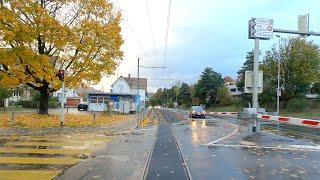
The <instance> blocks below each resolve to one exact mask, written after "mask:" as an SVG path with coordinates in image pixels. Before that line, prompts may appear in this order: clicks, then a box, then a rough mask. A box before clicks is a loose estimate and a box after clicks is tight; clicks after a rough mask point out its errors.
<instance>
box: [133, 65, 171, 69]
mask: <svg viewBox="0 0 320 180" xmlns="http://www.w3.org/2000/svg"><path fill="white" fill-rule="evenodd" d="M139 67H142V68H151V69H164V68H166V67H164V66H143V65H140V66H139Z"/></svg>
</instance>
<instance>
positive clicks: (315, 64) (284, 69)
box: [151, 37, 320, 110]
mask: <svg viewBox="0 0 320 180" xmlns="http://www.w3.org/2000/svg"><path fill="white" fill-rule="evenodd" d="M253 58H254V57H253V52H252V51H250V52H248V53H247V55H246V57H245V62H244V64H243V66H242V67H241V68H240V69H239V70H238V72H237V74H238V77H237V79H236V80H235V81H236V85H237V88H238V90H239V91H241V92H242V94H241V95H240V97H238V98H237V99H235V98H233V97H231V96H230V93H229V90H228V88H226V87H225V86H224V84H225V83H228V82H233V79H232V78H231V77H228V76H227V77H225V78H222V76H221V74H220V73H218V72H216V71H214V70H213V68H210V67H207V68H205V69H204V71H203V72H202V74H201V75H200V78H199V80H198V81H197V82H196V83H195V84H187V83H177V84H176V85H174V86H173V87H171V88H170V89H166V88H164V89H161V88H160V89H158V91H157V92H156V93H155V95H154V96H153V97H152V98H151V105H167V106H173V104H174V102H177V103H178V105H181V106H185V107H189V106H191V105H199V104H203V105H205V106H207V107H212V106H218V105H228V104H231V103H235V104H236V105H237V106H238V107H240V108H242V107H248V104H249V102H251V100H252V96H251V94H245V93H244V74H245V71H252V69H253ZM278 61H280V84H281V85H280V90H281V97H280V102H281V107H282V108H287V107H290V106H297V107H299V108H300V109H303V108H305V107H307V106H308V103H307V100H306V97H305V95H306V94H308V93H311V94H320V49H319V46H317V45H316V44H315V43H313V42H312V41H307V40H306V39H305V38H300V37H298V38H296V37H295V38H287V39H282V40H281V42H280V44H275V45H273V47H272V48H271V50H268V51H266V53H265V54H264V56H263V58H262V62H260V65H259V66H260V67H259V68H260V70H262V71H263V74H264V75H263V76H264V81H263V93H261V94H259V105H260V107H266V108H267V110H274V109H275V106H276V98H277V95H276V89H277V71H278V70H277V64H278ZM318 97H319V96H318ZM319 99H320V98H318V100H319ZM299 108H298V109H299Z"/></svg>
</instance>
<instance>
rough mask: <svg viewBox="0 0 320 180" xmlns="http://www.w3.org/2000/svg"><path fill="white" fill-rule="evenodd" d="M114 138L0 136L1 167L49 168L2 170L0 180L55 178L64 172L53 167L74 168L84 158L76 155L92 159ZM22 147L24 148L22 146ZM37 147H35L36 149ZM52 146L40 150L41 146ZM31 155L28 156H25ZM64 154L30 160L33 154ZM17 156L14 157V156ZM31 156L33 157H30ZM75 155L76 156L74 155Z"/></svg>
mask: <svg viewBox="0 0 320 180" xmlns="http://www.w3.org/2000/svg"><path fill="white" fill-rule="evenodd" d="M111 140H112V137H110V136H105V135H98V134H72V135H61V136H59V135H53V136H9V137H4V136H0V141H2V144H1V145H0V165H9V166H8V167H10V164H11V165H14V166H15V167H16V168H17V167H19V166H21V167H23V166H24V165H31V167H35V168H36V167H37V166H38V165H48V166H49V167H48V168H46V169H38V168H36V169H26V170H22V169H16V168H15V169H1V168H0V180H2V179H3V178H4V179H6V180H7V179H8V180H21V179H26V180H27V179H52V178H54V177H56V176H57V175H58V174H60V173H61V172H62V170H63V169H60V168H58V169H52V170H50V169H51V168H50V165H52V166H54V165H67V166H70V165H74V164H76V163H78V162H80V161H82V159H80V158H77V155H86V156H89V155H90V154H92V153H93V152H94V151H95V150H97V149H100V147H103V145H105V144H106V143H108V142H110V141H111ZM19 146H23V147H19ZM34 146H35V147H36V148H34ZM41 146H42V147H46V146H49V147H53V148H46V149H42V148H41V149H40V148H39V147H41ZM25 154H28V157H25ZM36 154H39V155H40V154H41V155H63V156H61V157H48V156H47V157H46V156H44V157H39V156H37V157H30V156H32V155H36ZM12 155H14V156H12ZM29 155H30V156H29ZM74 155H76V156H74ZM33 165H35V166H33Z"/></svg>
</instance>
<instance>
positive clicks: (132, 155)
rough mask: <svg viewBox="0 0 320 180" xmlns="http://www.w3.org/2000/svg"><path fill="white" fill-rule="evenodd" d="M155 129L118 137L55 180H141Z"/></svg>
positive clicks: (141, 130) (139, 130)
mask: <svg viewBox="0 0 320 180" xmlns="http://www.w3.org/2000/svg"><path fill="white" fill-rule="evenodd" d="M156 132H157V126H152V127H149V128H146V129H136V130H133V131H132V132H130V133H128V134H125V133H124V134H122V135H120V136H119V137H118V138H116V139H115V140H114V141H112V142H111V143H110V144H109V145H108V146H107V147H106V148H105V149H102V150H100V151H99V152H97V153H96V154H95V156H96V157H95V158H93V159H92V160H88V161H84V162H81V163H79V164H77V165H75V166H73V167H71V168H69V169H67V170H66V171H65V172H64V173H63V174H62V175H61V176H59V177H57V178H56V179H58V180H64V179H68V180H73V179H74V180H78V179H123V180H131V179H132V180H135V179H141V178H142V176H143V174H144V170H145V167H146V162H147V160H148V158H149V155H150V151H151V150H152V147H153V144H154V140H155V135H156Z"/></svg>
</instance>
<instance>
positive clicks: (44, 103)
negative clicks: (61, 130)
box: [39, 89, 49, 114]
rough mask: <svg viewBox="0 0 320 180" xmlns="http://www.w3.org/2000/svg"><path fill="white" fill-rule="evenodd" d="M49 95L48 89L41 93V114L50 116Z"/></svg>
mask: <svg viewBox="0 0 320 180" xmlns="http://www.w3.org/2000/svg"><path fill="white" fill-rule="evenodd" d="M48 102H49V93H48V92H47V89H45V90H41V91H40V106H39V114H48Z"/></svg>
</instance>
